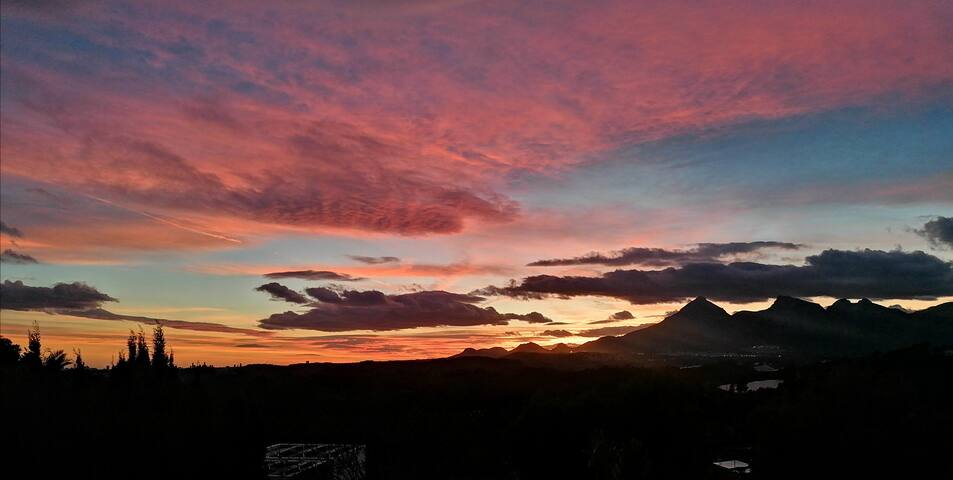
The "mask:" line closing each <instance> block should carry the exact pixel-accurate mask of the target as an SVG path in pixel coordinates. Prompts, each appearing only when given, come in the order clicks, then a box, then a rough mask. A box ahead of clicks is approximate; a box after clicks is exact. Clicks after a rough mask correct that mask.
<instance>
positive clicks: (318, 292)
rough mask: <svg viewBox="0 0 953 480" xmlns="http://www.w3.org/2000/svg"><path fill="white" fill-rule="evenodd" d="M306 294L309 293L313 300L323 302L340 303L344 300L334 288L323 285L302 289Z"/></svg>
mask: <svg viewBox="0 0 953 480" xmlns="http://www.w3.org/2000/svg"><path fill="white" fill-rule="evenodd" d="M304 291H305V292H307V294H308V295H310V296H311V297H312V298H314V299H315V300H318V301H319V302H324V303H341V302H343V301H344V299H343V298H341V296H340V295H338V293H337V292H335V291H334V290H331V289H329V288H325V287H311V288H306V289H304Z"/></svg>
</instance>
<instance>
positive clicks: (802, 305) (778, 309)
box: [768, 295, 849, 314]
mask: <svg viewBox="0 0 953 480" xmlns="http://www.w3.org/2000/svg"><path fill="white" fill-rule="evenodd" d="M848 303H849V302H848ZM768 311H769V312H772V313H782V312H792V313H817V314H823V313H824V307H822V306H820V305H818V304H816V303H814V302H809V301H807V300H802V299H800V298H795V297H788V296H785V295H781V296H779V297H778V298H777V299H775V300H774V303H772V304H771V306H770V307H769V308H768Z"/></svg>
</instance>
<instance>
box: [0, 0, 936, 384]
mask: <svg viewBox="0 0 953 480" xmlns="http://www.w3.org/2000/svg"><path fill="white" fill-rule="evenodd" d="M355 4H357V5H360V6H354V5H355ZM0 45H2V58H0V62H2V63H0V67H2V82H0V89H2V90H0V95H2V97H0V99H2V103H0V121H2V142H0V146H2V151H0V153H2V169H0V172H2V182H0V187H2V190H0V200H2V203H0V206H2V221H3V225H2V233H0V242H2V245H0V249H2V250H3V257H2V260H3V262H2V280H3V281H4V282H5V283H4V284H3V293H2V295H3V296H2V306H3V310H2V317H0V319H2V323H0V333H2V334H3V335H4V336H6V337H10V338H12V339H13V340H14V341H15V342H17V343H20V344H24V343H25V333H26V330H27V329H28V328H29V327H30V326H31V325H32V323H33V321H37V322H38V324H39V326H40V328H41V330H42V332H43V335H44V337H43V338H44V344H45V346H48V347H51V348H54V349H58V348H62V349H65V350H67V351H71V349H73V348H77V349H82V352H83V356H84V358H85V359H86V361H87V362H89V363H91V364H93V365H97V366H102V365H106V364H109V363H110V362H111V361H112V359H114V358H115V356H116V354H117V352H118V351H119V350H120V349H121V348H122V347H123V345H124V339H125V337H126V335H128V332H129V330H130V329H135V330H138V329H139V328H140V327H139V325H143V328H144V329H146V330H148V329H150V328H152V327H151V325H150V324H149V323H150V322H152V321H154V320H155V319H160V320H161V321H162V322H163V323H164V324H165V325H166V327H167V330H166V336H167V338H168V341H169V343H170V344H171V346H172V347H173V348H174V350H175V355H176V360H177V362H178V363H180V364H188V363H190V362H193V361H194V362H207V363H212V364H216V365H229V364H233V363H295V362H304V361H312V362H320V361H333V362H340V361H357V360H365V359H405V358H425V357H437V356H446V355H450V354H453V353H456V352H458V351H460V350H462V349H463V348H465V347H471V346H472V347H489V346H505V347H511V346H514V345H516V344H519V343H523V342H527V341H536V342H538V343H541V344H545V345H551V344H555V343H557V342H567V343H582V342H585V341H588V340H592V339H594V338H596V337H598V336H601V335H607V334H621V333H624V332H625V331H626V329H630V328H631V327H633V326H635V325H639V324H643V323H648V322H657V321H659V320H660V319H661V318H662V317H663V316H664V314H665V313H666V312H669V311H671V310H674V309H677V308H678V307H679V306H680V305H682V304H684V303H685V300H686V299H690V298H692V297H694V296H697V295H704V296H707V297H709V298H711V299H713V301H716V302H717V303H718V304H720V305H722V306H723V307H725V308H726V309H727V310H729V311H735V310H744V309H760V308H764V307H765V306H767V305H769V304H770V303H771V301H772V299H773V297H774V296H776V295H779V294H785V295H794V296H800V297H805V298H812V299H814V300H815V301H818V302H820V303H822V304H824V305H827V304H829V303H830V302H832V301H833V299H835V298H837V297H842V296H843V297H849V298H860V297H871V298H874V299H877V301H878V302H879V303H882V304H884V305H894V304H897V305H901V306H903V307H905V308H912V309H916V308H923V307H925V306H929V305H934V304H936V303H939V302H942V301H950V300H953V264H951V263H950V262H951V260H953V219H950V218H949V217H953V47H951V45H953V3H951V2H946V1H914V2H911V1H897V2H888V1H869V0H865V1H835V2H800V1H788V2H731V1H717V2H714V1H713V2H705V1H701V2H698V1H691V2H678V1H659V2H652V1H649V2H633V1H611V0H610V1H587V2H578V1H565V2H536V1H526V2H514V1H489V2H482V1H465V0H445V1H426V0H409V1H384V0H377V1H364V2H348V1H340V2H304V1H279V2H260V1H235V0H233V1H222V2H219V1H211V2H187V1H170V0H164V1H156V2H108V1H107V2H99V1H88V2H69V1H50V2H25V1H24V2H20V1H16V2H4V3H3V10H2V42H0ZM76 282H78V283H76ZM57 284H63V285H59V286H56V285H57ZM623 312H628V313H629V314H626V313H623ZM134 317H146V318H145V319H142V318H139V319H137V318H134ZM141 322H146V323H141ZM612 327H614V329H613V328H612Z"/></svg>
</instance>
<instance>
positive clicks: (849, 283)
mask: <svg viewBox="0 0 953 480" xmlns="http://www.w3.org/2000/svg"><path fill="white" fill-rule="evenodd" d="M473 294H478V295H506V296H511V297H516V298H544V297H547V296H557V297H567V298H568V297H574V296H580V295H596V296H606V297H615V298H620V299H624V300H628V301H630V302H632V303H634V304H653V303H665V302H675V301H680V300H683V299H686V298H690V297H696V296H705V297H708V298H711V299H715V300H721V301H727V302H735V303H742V302H753V301H759V300H767V299H770V298H774V297H776V296H778V295H788V296H794V297H814V296H830V297H846V298H860V297H868V298H876V299H914V298H919V299H935V298H936V297H940V296H949V295H953V263H951V262H947V261H944V260H941V259H939V258H937V257H935V256H932V255H929V254H927V253H924V252H921V251H913V252H904V251H899V250H898V251H889V252H886V251H881V250H870V249H865V250H858V251H844V250H825V251H824V252H822V253H820V254H818V255H812V256H809V257H807V258H806V259H805V264H804V265H803V266H795V265H768V264H760V263H753V262H735V263H729V264H720V263H692V264H687V265H684V266H682V267H669V268H666V269H663V270H637V269H635V270H615V271H612V272H608V273H605V274H603V275H600V276H595V277H586V276H562V277H560V276H552V275H536V276H531V277H527V278H524V279H523V280H522V281H520V282H513V283H512V284H511V285H509V286H506V287H493V286H491V287H487V288H484V289H481V290H477V291H475V292H473Z"/></svg>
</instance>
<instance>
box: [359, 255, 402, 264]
mask: <svg viewBox="0 0 953 480" xmlns="http://www.w3.org/2000/svg"><path fill="white" fill-rule="evenodd" d="M348 258H350V259H351V260H354V261H355V262H361V263H366V264H368V265H380V264H382V263H397V262H399V261H400V259H399V258H397V257H365V256H363V255H348Z"/></svg>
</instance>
